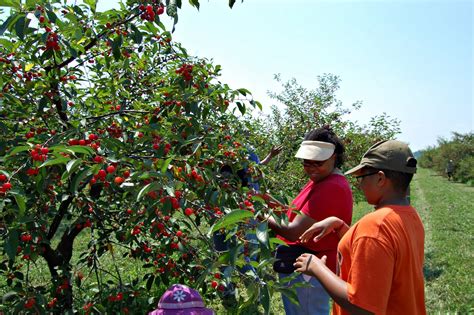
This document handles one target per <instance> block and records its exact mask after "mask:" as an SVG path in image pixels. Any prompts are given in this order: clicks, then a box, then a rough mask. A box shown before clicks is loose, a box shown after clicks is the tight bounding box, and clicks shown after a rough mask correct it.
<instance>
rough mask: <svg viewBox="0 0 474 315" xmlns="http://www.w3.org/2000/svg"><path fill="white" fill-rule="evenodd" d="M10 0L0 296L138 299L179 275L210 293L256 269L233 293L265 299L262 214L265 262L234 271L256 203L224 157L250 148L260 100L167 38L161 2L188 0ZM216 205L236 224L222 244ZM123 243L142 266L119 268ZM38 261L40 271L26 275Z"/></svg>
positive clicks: (168, 7)
mask: <svg viewBox="0 0 474 315" xmlns="http://www.w3.org/2000/svg"><path fill="white" fill-rule="evenodd" d="M3 4H4V5H10V6H11V7H12V11H11V14H10V16H9V17H8V18H7V20H6V21H4V22H3V24H2V26H1V32H0V35H1V38H0V42H1V44H2V46H1V48H0V68H1V69H2V71H1V76H0V86H1V88H2V91H1V92H0V129H1V131H2V133H3V136H2V138H1V139H0V160H1V164H0V165H1V166H0V222H1V228H2V238H1V244H2V248H3V254H4V256H3V258H2V261H1V262H0V270H1V272H2V273H3V276H4V279H6V283H5V286H6V289H7V290H9V293H8V294H6V295H5V297H4V303H3V304H2V306H1V307H0V310H3V311H4V310H6V309H7V308H8V310H13V311H14V312H16V313H18V312H33V313H40V314H44V313H63V312H65V311H79V310H81V311H82V312H84V313H91V312H94V313H104V312H105V311H107V312H112V313H113V312H131V313H137V312H138V313H140V312H143V310H144V309H151V308H152V307H154V299H153V298H156V296H159V294H160V293H161V292H160V290H162V289H163V286H167V285H168V284H170V283H174V282H179V283H184V284H189V285H190V286H193V287H196V288H199V289H201V290H202V292H203V293H204V294H205V297H206V298H207V299H215V298H218V297H220V296H222V294H221V291H223V290H225V286H226V285H227V284H230V283H242V280H247V282H246V283H247V291H248V296H249V297H248V299H247V300H245V299H244V300H241V301H240V302H242V303H240V304H241V305H246V304H247V305H250V304H254V302H255V301H257V300H260V299H262V300H264V301H267V302H266V303H264V305H263V306H264V308H265V309H266V310H267V311H268V309H269V305H268V303H269V300H268V294H269V292H273V291H274V290H278V284H276V283H274V281H273V280H272V278H271V274H270V273H269V272H268V270H269V266H270V265H271V257H270V247H271V243H270V241H269V239H268V237H263V236H262V235H264V234H263V233H262V231H261V229H262V227H261V226H259V227H258V230H257V233H258V235H260V237H259V244H260V246H259V247H257V248H256V249H254V250H255V251H256V252H257V253H258V252H260V248H262V256H261V257H262V259H263V261H264V263H261V264H258V265H255V266H254V267H252V268H251V271H250V272H247V273H244V272H242V271H241V270H242V269H241V267H242V266H244V265H249V264H250V262H249V259H248V257H249V255H250V253H249V250H248V249H247V246H248V244H247V243H248V241H247V240H246V239H245V238H244V235H245V232H246V231H249V230H250V229H251V228H252V227H251V226H250V225H249V224H248V223H247V220H248V218H249V217H251V216H253V215H254V214H253V212H254V211H255V209H256V208H259V209H262V208H263V204H261V203H260V206H259V201H253V200H250V199H249V198H250V197H249V196H247V194H246V191H245V190H243V189H242V187H241V186H240V185H239V182H238V181H237V180H236V178H234V177H233V176H230V177H226V176H224V175H223V174H222V172H221V168H222V166H223V165H227V166H229V167H231V168H232V169H233V170H239V169H242V168H243V167H244V166H248V165H249V164H251V163H249V162H248V160H247V150H246V149H245V148H244V147H243V146H242V145H241V143H242V142H243V139H242V136H241V135H240V134H239V133H238V130H241V129H242V128H241V122H240V121H239V120H238V118H237V116H238V115H237V112H239V113H240V114H244V113H245V111H246V109H247V108H248V107H249V106H250V107H255V106H258V105H259V104H258V103H257V102H255V101H254V100H253V99H252V98H251V94H250V92H249V91H247V90H245V89H240V90H232V89H230V88H229V87H228V86H227V85H225V84H221V83H220V82H219V81H218V80H217V78H218V77H219V72H220V67H219V66H216V65H213V64H212V63H210V62H209V61H208V60H206V59H200V58H196V57H192V56H189V55H188V54H187V52H186V49H184V48H183V47H182V46H181V45H180V44H179V43H175V42H173V40H172V35H171V33H170V32H168V31H167V30H166V29H165V27H164V26H163V24H162V23H161V22H160V18H161V17H162V16H163V15H162V14H164V12H167V13H168V15H171V16H173V17H174V18H175V21H177V13H176V10H177V9H176V8H179V7H180V6H181V3H180V1H167V2H166V3H164V4H162V3H160V2H158V1H151V2H150V3H144V2H142V1H127V3H126V4H122V5H121V9H120V10H109V11H106V12H97V11H96V10H95V7H96V1H85V2H84V4H64V3H62V2H60V1H40V2H38V1H26V4H20V2H19V1H18V2H15V1H10V2H8V3H7V2H4V3H3ZM191 4H193V5H195V6H197V4H198V1H193V2H191ZM232 4H233V3H232ZM237 101H238V103H237ZM234 210H239V211H244V212H234ZM239 213H245V215H238V214H239ZM236 214H237V215H236ZM217 220H218V223H217V224H218V225H217V228H215V230H217V229H226V230H227V233H228V235H229V237H230V238H233V239H235V242H233V243H232V244H231V245H232V246H231V248H230V249H229V252H227V253H219V252H216V251H215V248H214V244H213V242H212V241H211V239H210V237H209V236H208V235H207V233H206V232H207V231H208V230H211V231H212V227H213V225H214V224H215V223H216V221H217ZM253 228H255V226H254V227H253ZM79 238H80V239H81V242H86V243H87V246H85V247H84V246H79V245H78V244H77V242H75V241H77V239H79ZM81 245H82V244H81ZM117 255H123V256H125V257H128V258H129V259H131V260H134V261H136V264H141V265H142V268H143V270H144V272H143V273H142V274H139V275H136V276H135V277H131V276H130V275H123V274H122V272H123V269H122V268H121V267H120V266H119V265H117V264H118V259H117V257H116V256H117ZM106 256H111V257H112V258H113V259H112V260H113V265H114V267H113V268H112V269H106V268H104V265H103V262H102V260H103V259H104V257H106ZM73 257H77V261H76V260H75V264H74V265H73V264H72V258H73ZM42 262H46V264H47V266H48V270H49V273H50V278H51V280H50V281H48V282H47V284H45V283H41V284H38V283H36V282H35V281H34V279H32V278H31V277H30V274H31V272H32V270H34V269H35V268H36V267H37V266H38V264H41V263H42ZM222 268H225V270H226V272H224V273H223V274H221V273H220V270H223V269H222ZM78 270H87V272H81V273H80V274H79V275H78ZM215 274H219V276H215ZM214 282H215V283H216V285H214ZM4 290H5V287H4ZM243 309H244V307H241V310H243Z"/></svg>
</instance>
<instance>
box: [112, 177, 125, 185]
mask: <svg viewBox="0 0 474 315" xmlns="http://www.w3.org/2000/svg"><path fill="white" fill-rule="evenodd" d="M123 181H124V179H123V177H120V176H117V177H115V179H114V182H115V183H116V184H117V185H120V184H121V183H123Z"/></svg>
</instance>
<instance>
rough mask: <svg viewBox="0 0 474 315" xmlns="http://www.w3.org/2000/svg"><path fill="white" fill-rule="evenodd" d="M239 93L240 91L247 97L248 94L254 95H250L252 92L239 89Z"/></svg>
mask: <svg viewBox="0 0 474 315" xmlns="http://www.w3.org/2000/svg"><path fill="white" fill-rule="evenodd" d="M237 91H238V92H239V93H240V94H242V95H243V96H247V94H250V95H251V94H252V93H250V91H249V90H247V89H237Z"/></svg>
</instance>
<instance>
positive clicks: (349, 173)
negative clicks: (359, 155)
mask: <svg viewBox="0 0 474 315" xmlns="http://www.w3.org/2000/svg"><path fill="white" fill-rule="evenodd" d="M366 166H367V165H363V164H359V165H357V166H356V167H354V168H351V169H350V170H348V171H347V172H345V173H344V175H353V174H355V173H357V172H359V171H360V170H362V169H363V168H364V167H366Z"/></svg>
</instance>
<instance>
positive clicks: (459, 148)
mask: <svg viewBox="0 0 474 315" xmlns="http://www.w3.org/2000/svg"><path fill="white" fill-rule="evenodd" d="M449 160H452V161H453V164H454V172H453V178H454V180H455V181H458V182H462V183H467V184H469V185H471V186H474V133H472V132H469V133H466V134H461V133H457V132H453V137H452V139H450V140H447V139H443V138H440V139H438V145H437V146H434V147H429V148H428V149H426V150H423V151H422V152H421V156H420V158H419V163H420V166H421V167H425V168H431V169H433V170H435V171H436V172H438V173H439V174H441V175H443V176H446V165H447V163H448V161H449Z"/></svg>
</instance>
